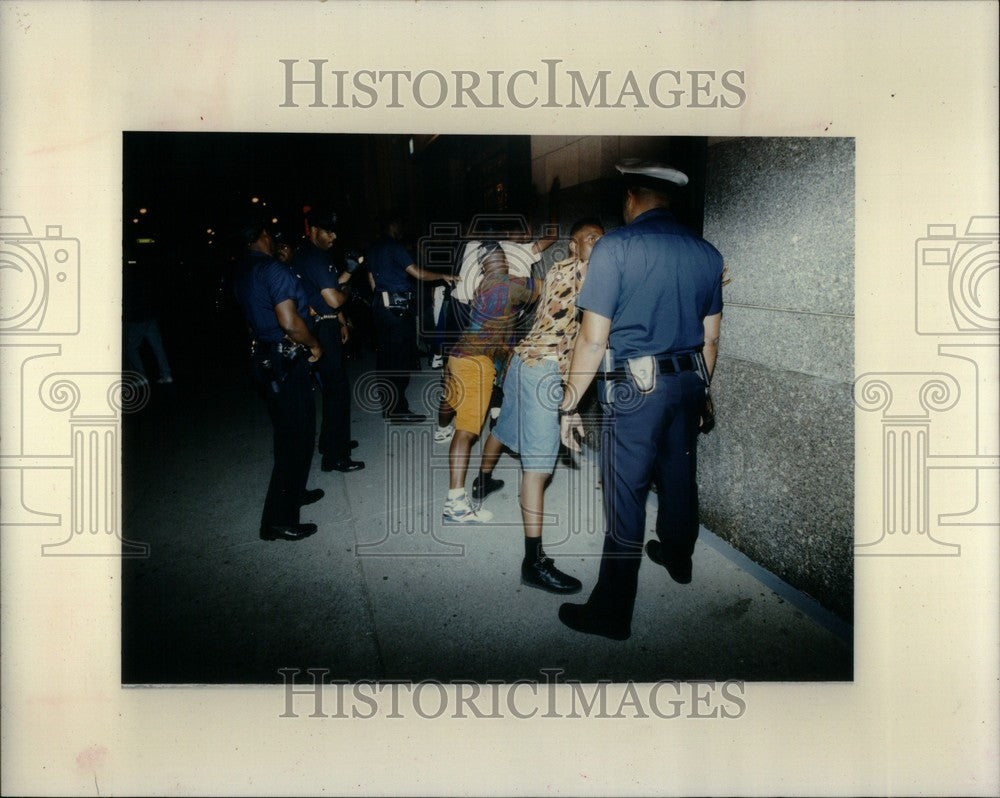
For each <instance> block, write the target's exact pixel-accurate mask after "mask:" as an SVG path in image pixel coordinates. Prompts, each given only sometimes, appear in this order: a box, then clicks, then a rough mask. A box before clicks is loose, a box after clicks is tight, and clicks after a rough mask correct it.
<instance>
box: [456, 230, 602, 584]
mask: <svg viewBox="0 0 1000 798" xmlns="http://www.w3.org/2000/svg"><path fill="white" fill-rule="evenodd" d="M602 235H604V228H603V226H602V225H601V223H600V221H599V220H597V219H581V220H579V221H578V222H576V223H575V224H574V225H573V226H572V228H570V242H569V251H570V257H569V258H567V259H566V260H563V261H560V262H559V263H556V264H555V265H553V266H552V268H551V269H550V270H549V272H548V274H547V275H546V276H545V286H544V288H543V289H542V299H541V301H540V302H539V305H538V308H537V310H536V312H535V322H534V325H533V326H532V328H531V331H530V332H529V333H528V334H527V335H526V336H525V337H524V338H523V339H522V340H521V341H520V343H518V344H517V346H515V347H514V354H513V356H512V357H511V359H510V364H509V365H508V367H507V374H506V376H505V378H504V383H503V395H504V403H503V407H502V409H501V410H500V419H499V420H498V421H497V424H496V426H495V427H494V428H493V432H492V433H491V434H490V437H489V438H488V439H487V441H486V444H485V445H484V446H483V459H482V464H481V466H480V473H479V476H478V477H477V478H476V481H475V482H474V483H473V486H472V494H473V498H485V497H486V496H487V495H488V494H489V493H491V492H492V490H493V485H494V484H496V483H498V482H499V480H495V479H493V468H494V467H495V466H496V463H497V460H498V458H499V457H500V452H501V449H502V447H504V446H506V447H507V448H508V449H511V450H512V451H514V452H518V453H520V455H521V471H522V476H521V517H522V519H523V521H524V560H523V561H522V563H521V583H522V584H525V585H528V586H530V587H537V588H540V589H542V590H548V591H549V592H552V593H576V592H578V591H579V590H580V588H581V584H580V580H579V579H576V578H574V577H572V576H568V575H567V574H564V573H563V572H562V571H560V570H559V569H558V568H556V567H555V564H554V563H553V561H552V559H551V558H550V557H546V556H545V552H544V551H543V549H542V519H543V513H544V509H545V484H546V482H547V481H548V478H549V476H550V475H551V474H552V471H553V469H554V468H555V464H556V456H557V455H558V453H559V412H558V408H559V402H560V401H561V400H562V379H563V377H564V376H565V374H566V372H567V370H568V369H569V362H570V358H571V356H572V354H573V344H574V343H575V341H576V333H577V330H578V329H579V321H578V319H577V313H576V297H577V295H578V294H579V293H580V287H581V285H582V284H583V278H584V277H585V276H586V274H587V261H588V260H589V258H590V251H591V250H592V249H593V248H594V244H596V243H597V241H598V239H599V238H600V237H601V236H602Z"/></svg>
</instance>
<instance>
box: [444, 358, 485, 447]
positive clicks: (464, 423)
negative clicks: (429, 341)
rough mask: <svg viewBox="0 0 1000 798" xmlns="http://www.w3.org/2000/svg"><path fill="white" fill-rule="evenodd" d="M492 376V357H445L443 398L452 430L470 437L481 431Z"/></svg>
mask: <svg viewBox="0 0 1000 798" xmlns="http://www.w3.org/2000/svg"><path fill="white" fill-rule="evenodd" d="M495 377H496V369H494V368H493V359H492V358H489V357H483V356H482V355H473V356H472V357H456V356H454V355H452V356H451V357H449V358H448V365H447V378H446V380H445V394H444V395H445V399H446V400H447V402H448V404H449V405H451V407H452V408H453V409H454V410H455V429H461V430H465V431H466V432H471V433H472V434H473V435H478V434H479V433H480V431H482V428H483V422H484V421H485V420H486V411H487V410H489V407H490V397H491V396H493V379H494V378H495Z"/></svg>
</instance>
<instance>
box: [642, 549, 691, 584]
mask: <svg viewBox="0 0 1000 798" xmlns="http://www.w3.org/2000/svg"><path fill="white" fill-rule="evenodd" d="M646 554H648V555H649V559H651V560H652V561H653V562H655V563H656V564H657V565H662V566H663V567H664V568H666V569H667V573H668V574H670V578H671V579H673V580H674V581H675V582H677V584H679V585H689V584H691V558H690V557H667V556H666V555H665V554H664V552H663V544H662V543H660V541H658V540H648V541H646Z"/></svg>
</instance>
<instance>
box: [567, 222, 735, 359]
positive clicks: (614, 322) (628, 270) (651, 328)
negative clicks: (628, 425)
mask: <svg viewBox="0 0 1000 798" xmlns="http://www.w3.org/2000/svg"><path fill="white" fill-rule="evenodd" d="M576 304H577V307H579V308H583V309H584V310H589V311H591V312H593V313H597V314H599V315H601V316H604V317H605V318H608V319H611V334H610V339H609V342H608V345H609V346H610V347H611V349H612V351H613V352H614V356H615V359H616V360H618V361H621V360H622V359H624V358H630V357H640V356H642V355H659V354H663V353H667V352H687V351H693V350H697V349H699V348H701V347H702V346H703V345H704V343H705V328H704V320H705V317H706V316H712V315H714V314H716V313H720V312H721V311H722V255H720V254H719V251H718V250H717V249H716V248H715V247H713V246H712V245H711V244H709V243H708V242H707V241H705V240H704V239H702V238H699V237H698V236H696V235H694V234H693V233H692V232H691V231H690V230H688V229H687V228H685V227H683V226H682V225H680V224H678V223H677V222H676V221H675V220H674V217H673V215H672V214H671V213H669V212H668V211H666V210H664V209H662V208H654V209H653V210H650V211H646V212H645V213H643V214H641V215H640V216H638V217H637V218H636V219H634V220H633V221H632V223H631V224H628V225H626V226H625V227H620V228H618V229H617V230H614V231H612V232H610V233H608V234H607V235H605V236H604V237H603V238H601V240H600V241H598V242H597V244H595V245H594V250H593V252H592V253H591V255H590V265H589V266H588V269H587V279H586V280H584V282H583V288H582V289H581V290H580V296H579V298H578V299H577V302H576Z"/></svg>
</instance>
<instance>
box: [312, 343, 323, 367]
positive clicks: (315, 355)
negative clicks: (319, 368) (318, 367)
mask: <svg viewBox="0 0 1000 798" xmlns="http://www.w3.org/2000/svg"><path fill="white" fill-rule="evenodd" d="M309 351H310V352H311V354H310V355H309V362H310V363H315V362H316V361H317V360H319V359H320V358H321V357H323V347H321V346H320V345H319V344H316V346H310V347H309Z"/></svg>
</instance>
